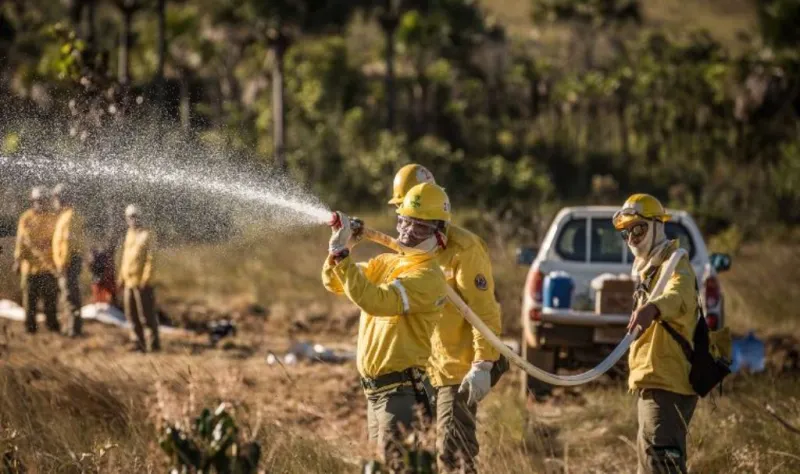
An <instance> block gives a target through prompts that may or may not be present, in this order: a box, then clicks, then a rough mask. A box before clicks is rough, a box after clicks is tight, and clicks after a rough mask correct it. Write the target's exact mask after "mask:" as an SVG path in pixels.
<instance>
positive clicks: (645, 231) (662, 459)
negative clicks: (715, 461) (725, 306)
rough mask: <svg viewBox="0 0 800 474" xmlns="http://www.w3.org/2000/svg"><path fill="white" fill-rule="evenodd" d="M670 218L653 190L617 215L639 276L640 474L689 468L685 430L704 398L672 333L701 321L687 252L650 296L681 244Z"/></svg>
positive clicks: (631, 357)
mask: <svg viewBox="0 0 800 474" xmlns="http://www.w3.org/2000/svg"><path fill="white" fill-rule="evenodd" d="M669 219H670V216H669V214H667V213H666V211H665V210H664V207H663V206H662V205H661V203H660V202H659V201H658V200H657V199H656V198H655V197H653V196H650V195H648V194H635V195H633V196H631V197H629V198H628V200H627V201H625V204H623V206H622V209H621V210H619V211H618V212H617V213H616V214H615V215H614V219H613V223H614V227H615V228H616V229H617V230H619V231H620V232H621V233H622V237H623V239H624V240H625V242H626V243H627V244H628V247H630V249H631V252H632V253H633V255H634V256H635V257H636V259H635V260H634V263H633V270H634V272H635V273H636V274H637V276H638V277H639V280H640V282H641V283H639V286H638V288H637V290H636V294H635V295H634V299H635V306H636V310H635V311H634V312H633V314H632V315H631V320H630V323H629V325H628V329H630V330H633V329H634V328H639V329H641V331H642V333H641V335H640V336H639V338H638V339H637V340H636V341H634V342H633V344H632V345H631V347H630V353H629V354H628V365H629V366H630V375H629V377H628V385H629V387H630V389H631V390H632V391H634V392H635V393H636V394H637V396H638V400H637V410H638V419H639V433H638V437H637V457H638V460H639V461H638V463H639V465H638V472H639V473H677V472H686V433H687V431H688V427H689V422H690V421H691V419H692V415H693V414H694V409H695V406H696V405H697V399H698V397H697V394H696V393H695V391H694V389H693V388H692V385H691V384H690V382H689V370H690V364H689V360H688V359H687V357H686V355H685V354H684V352H683V349H682V348H681V345H680V343H679V342H678V340H677V339H676V336H675V335H672V334H670V332H672V331H675V332H676V333H677V334H678V337H682V338H683V339H684V340H687V341H691V340H692V335H693V334H694V331H695V326H696V325H697V316H696V311H697V306H698V300H697V279H696V277H695V273H694V270H693V269H692V266H691V264H690V263H689V260H688V257H682V258H681V259H680V260H679V262H678V265H677V266H676V267H675V271H674V272H673V273H672V276H670V277H669V280H668V281H667V284H666V286H665V287H664V290H663V292H662V293H661V294H660V295H658V296H655V297H653V298H650V296H651V295H650V294H651V292H652V290H653V288H654V284H655V282H656V281H657V280H659V279H660V278H661V271H662V269H663V267H664V266H665V265H664V263H665V262H666V261H667V260H669V258H670V256H671V255H672V254H673V253H674V252H675V251H677V250H678V248H679V247H678V241H677V240H669V239H667V236H666V234H665V232H664V226H665V222H666V221H668V220H669ZM648 299H649V301H648Z"/></svg>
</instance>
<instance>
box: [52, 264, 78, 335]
mask: <svg viewBox="0 0 800 474" xmlns="http://www.w3.org/2000/svg"><path fill="white" fill-rule="evenodd" d="M82 268H83V259H82V258H81V257H80V255H75V256H73V257H72V258H71V259H70V261H69V264H68V265H67V268H66V269H65V272H64V274H63V275H61V276H59V277H58V290H59V296H60V300H61V311H62V312H63V313H65V315H66V318H67V321H68V323H67V324H68V327H69V329H68V331H67V332H68V333H69V335H70V336H79V335H80V334H81V333H82V332H83V320H82V319H81V285H80V278H81V269H82Z"/></svg>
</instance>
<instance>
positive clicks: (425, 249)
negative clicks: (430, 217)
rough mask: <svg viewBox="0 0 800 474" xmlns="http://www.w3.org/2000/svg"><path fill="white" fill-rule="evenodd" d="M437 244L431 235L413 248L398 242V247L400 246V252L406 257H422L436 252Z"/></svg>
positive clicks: (435, 238)
mask: <svg viewBox="0 0 800 474" xmlns="http://www.w3.org/2000/svg"><path fill="white" fill-rule="evenodd" d="M438 243H439V242H438V239H437V237H436V235H432V236H430V237H428V238H427V239H425V240H423V241H422V242H420V243H418V244H417V245H415V246H413V247H409V246H407V245H403V244H401V243H400V242H398V245H399V246H400V250H401V251H402V252H403V253H404V254H406V255H422V254H426V253H429V252H432V251H434V250H436V246H437V245H438Z"/></svg>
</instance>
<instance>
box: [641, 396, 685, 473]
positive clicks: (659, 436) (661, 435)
mask: <svg viewBox="0 0 800 474" xmlns="http://www.w3.org/2000/svg"><path fill="white" fill-rule="evenodd" d="M637 405H638V406H637V409H638V410H637V411H638V417H639V435H638V437H637V440H636V444H637V457H638V458H639V468H638V470H637V473H638V474H645V473H646V474H651V473H653V474H665V473H669V474H672V473H686V472H687V471H686V433H687V431H688V429H689V422H690V421H691V420H692V415H693V414H694V408H695V406H696V405H697V396H696V395H681V394H678V393H674V392H668V391H666V390H656V389H645V390H641V391H640V392H639V400H638V403H637Z"/></svg>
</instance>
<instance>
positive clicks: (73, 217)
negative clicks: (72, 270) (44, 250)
mask: <svg viewBox="0 0 800 474" xmlns="http://www.w3.org/2000/svg"><path fill="white" fill-rule="evenodd" d="M83 232H84V230H83V218H82V217H81V216H80V215H79V214H78V213H77V212H75V209H73V208H71V207H70V208H66V209H64V210H63V211H61V213H60V214H59V215H58V220H57V221H56V227H55V232H54V234H53V260H54V262H55V264H56V269H57V270H58V271H59V272H61V271H64V269H65V268H66V267H67V265H69V261H70V259H72V257H73V256H75V255H79V256H80V255H83V253H84V251H85V250H86V249H85V243H84V242H85V241H86V240H85V237H84V233H83Z"/></svg>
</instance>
